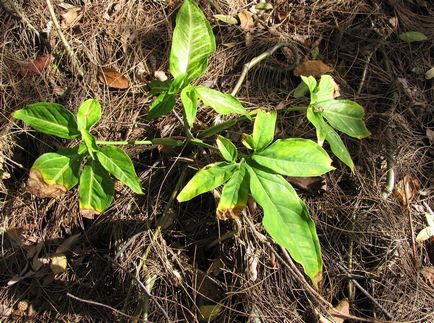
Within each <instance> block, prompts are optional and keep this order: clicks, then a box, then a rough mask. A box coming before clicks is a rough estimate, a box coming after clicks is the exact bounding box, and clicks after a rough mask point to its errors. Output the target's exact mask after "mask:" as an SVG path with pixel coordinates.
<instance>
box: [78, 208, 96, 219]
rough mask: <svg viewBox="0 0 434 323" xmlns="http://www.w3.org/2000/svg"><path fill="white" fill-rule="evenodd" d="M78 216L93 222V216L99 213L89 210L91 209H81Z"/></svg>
mask: <svg viewBox="0 0 434 323" xmlns="http://www.w3.org/2000/svg"><path fill="white" fill-rule="evenodd" d="M80 214H81V216H82V217H83V218H86V219H89V220H93V219H95V216H98V215H100V214H101V212H98V211H96V210H91V209H81V210H80Z"/></svg>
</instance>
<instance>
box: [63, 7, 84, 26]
mask: <svg viewBox="0 0 434 323" xmlns="http://www.w3.org/2000/svg"><path fill="white" fill-rule="evenodd" d="M60 16H61V17H62V22H61V23H60V27H61V28H62V29H66V28H70V27H73V26H74V25H75V24H76V23H77V22H78V21H79V20H80V19H81V16H82V15H81V8H77V7H72V8H69V9H68V10H67V11H65V12H64V13H62V14H61V15H60Z"/></svg>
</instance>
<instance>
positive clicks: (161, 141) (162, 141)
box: [96, 138, 184, 147]
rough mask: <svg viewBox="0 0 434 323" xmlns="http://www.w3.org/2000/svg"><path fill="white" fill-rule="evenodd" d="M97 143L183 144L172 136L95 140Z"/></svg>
mask: <svg viewBox="0 0 434 323" xmlns="http://www.w3.org/2000/svg"><path fill="white" fill-rule="evenodd" d="M96 144H97V145H108V146H122V145H166V146H175V147H179V146H182V145H184V141H183V140H178V139H174V138H155V139H152V140H120V141H107V140H97V142H96Z"/></svg>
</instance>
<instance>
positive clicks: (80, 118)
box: [77, 99, 101, 130]
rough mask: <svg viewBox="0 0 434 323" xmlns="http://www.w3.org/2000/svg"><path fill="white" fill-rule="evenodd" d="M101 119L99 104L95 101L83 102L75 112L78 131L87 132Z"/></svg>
mask: <svg viewBox="0 0 434 323" xmlns="http://www.w3.org/2000/svg"><path fill="white" fill-rule="evenodd" d="M100 119H101V104H99V102H98V100H96V99H88V100H86V101H84V102H83V103H82V104H81V105H80V107H79V108H78V111H77V126H78V130H81V129H86V130H89V129H90V128H91V127H92V126H93V125H94V124H96V123H97V122H98V121H99V120H100Z"/></svg>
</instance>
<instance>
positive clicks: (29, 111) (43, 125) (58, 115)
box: [13, 102, 80, 139]
mask: <svg viewBox="0 0 434 323" xmlns="http://www.w3.org/2000/svg"><path fill="white" fill-rule="evenodd" d="M13 117H14V118H15V119H18V120H21V121H23V122H24V123H25V124H26V125H28V126H29V127H32V128H33V129H35V130H37V131H39V132H42V133H45V134H48V135H53V136H57V137H60V138H65V139H73V138H77V137H78V136H80V132H79V131H78V128H77V122H76V121H75V117H74V115H73V114H72V113H71V112H70V111H69V110H67V109H66V108H65V107H64V106H63V105H60V104H57V103H50V102H38V103H34V104H30V105H28V106H26V107H25V108H23V109H21V110H18V111H15V113H14V114H13Z"/></svg>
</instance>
